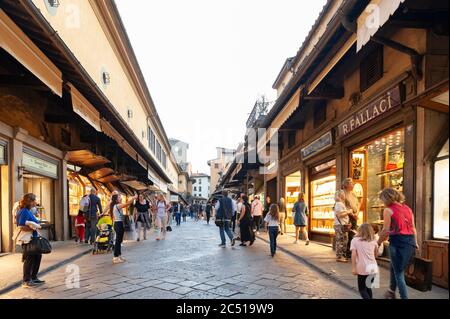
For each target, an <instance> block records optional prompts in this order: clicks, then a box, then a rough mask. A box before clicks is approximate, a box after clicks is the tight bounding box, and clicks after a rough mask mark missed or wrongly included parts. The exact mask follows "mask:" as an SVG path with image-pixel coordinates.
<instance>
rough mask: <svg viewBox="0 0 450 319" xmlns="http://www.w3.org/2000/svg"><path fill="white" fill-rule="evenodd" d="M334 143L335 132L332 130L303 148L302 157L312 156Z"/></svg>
mask: <svg viewBox="0 0 450 319" xmlns="http://www.w3.org/2000/svg"><path fill="white" fill-rule="evenodd" d="M332 145H333V134H332V133H331V131H330V132H328V133H326V134H325V135H323V136H321V137H320V138H318V139H317V140H315V141H314V142H312V143H311V144H309V145H308V146H306V147H305V148H302V150H301V152H302V159H304V160H305V159H307V158H310V157H311V156H313V155H315V154H317V153H319V152H321V151H323V150H325V149H327V148H328V147H330V146H332Z"/></svg>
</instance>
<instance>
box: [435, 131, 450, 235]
mask: <svg viewBox="0 0 450 319" xmlns="http://www.w3.org/2000/svg"><path fill="white" fill-rule="evenodd" d="M448 143H449V139H448V138H447V139H446V140H445V142H444V143H443V144H442V145H440V147H439V153H438V154H437V155H436V156H435V158H434V159H433V161H432V182H431V185H432V195H433V196H432V214H431V225H432V238H433V240H437V241H442V242H448V241H449V238H443V237H438V236H436V232H435V219H436V197H435V196H436V187H435V185H436V164H437V163H438V162H440V161H445V160H447V161H449V158H450V157H449V154H448V153H447V155H444V156H439V154H440V153H441V152H442V150H443V148H444V147H445V144H448ZM447 176H448V175H447Z"/></svg>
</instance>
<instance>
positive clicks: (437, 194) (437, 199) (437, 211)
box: [433, 140, 449, 240]
mask: <svg viewBox="0 0 450 319" xmlns="http://www.w3.org/2000/svg"><path fill="white" fill-rule="evenodd" d="M448 159H449V154H448V140H447V143H445V145H444V147H443V148H442V150H441V151H440V152H439V154H438V156H437V158H436V160H435V162H434V167H433V179H434V181H433V237H434V238H435V239H445V240H448V236H449V234H448V233H449V229H448V222H449V221H448V206H449V204H448V194H449V177H448V173H449V172H448Z"/></svg>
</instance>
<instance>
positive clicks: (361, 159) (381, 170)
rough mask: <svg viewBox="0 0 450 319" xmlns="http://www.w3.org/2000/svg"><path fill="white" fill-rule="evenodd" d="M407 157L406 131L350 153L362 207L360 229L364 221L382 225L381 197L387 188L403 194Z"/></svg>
mask: <svg viewBox="0 0 450 319" xmlns="http://www.w3.org/2000/svg"><path fill="white" fill-rule="evenodd" d="M404 154H405V151H404V129H403V128H402V129H398V130H395V131H392V132H390V133H388V134H386V135H383V136H381V137H379V138H377V139H376V140H372V141H369V142H368V143H367V144H365V145H363V146H361V147H359V148H357V149H354V150H353V152H352V153H351V158H350V161H351V163H350V177H351V178H352V179H353V181H354V183H355V187H354V190H353V191H354V192H355V193H356V196H357V197H358V200H359V203H360V205H361V209H360V213H359V215H358V224H359V225H360V224H361V223H363V222H364V221H368V222H369V223H373V224H380V225H382V224H383V220H382V219H383V216H382V213H383V208H384V206H383V204H382V203H381V201H380V200H379V193H380V192H381V191H382V190H383V189H384V188H388V187H390V188H394V189H396V190H398V191H400V192H403V165H404V161H405V155H404Z"/></svg>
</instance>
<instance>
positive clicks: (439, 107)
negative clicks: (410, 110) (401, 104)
mask: <svg viewBox="0 0 450 319" xmlns="http://www.w3.org/2000/svg"><path fill="white" fill-rule="evenodd" d="M406 103H408V104H409V103H411V104H412V105H417V106H420V107H424V108H429V109H432V110H435V111H438V112H442V113H449V88H448V79H447V80H445V81H443V82H441V83H439V84H437V85H435V86H433V87H431V88H429V89H428V90H426V91H425V92H423V93H422V94H420V95H419V96H417V97H416V98H414V99H413V100H412V101H409V102H408V101H407V102H405V104H406Z"/></svg>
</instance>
